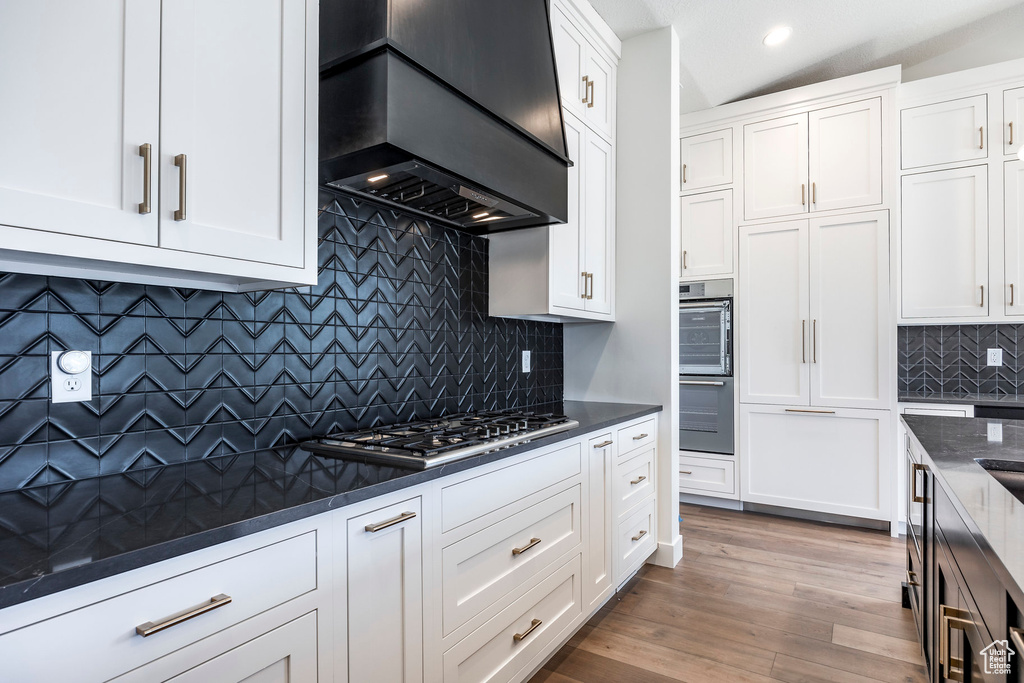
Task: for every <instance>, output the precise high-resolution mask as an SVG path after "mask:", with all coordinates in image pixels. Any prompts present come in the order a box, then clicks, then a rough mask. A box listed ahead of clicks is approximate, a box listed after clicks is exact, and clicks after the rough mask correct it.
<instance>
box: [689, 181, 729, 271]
mask: <svg viewBox="0 0 1024 683" xmlns="http://www.w3.org/2000/svg"><path fill="white" fill-rule="evenodd" d="M680 205H681V211H680V215H679V227H680V230H681V233H680V240H679V242H680V246H681V248H682V254H681V257H680V260H679V267H680V271H679V272H680V275H681V276H682V277H690V276H698V275H699V276H706V275H731V274H732V258H733V232H734V229H733V220H732V206H733V205H732V190H720V191H718V192H708V193H706V194H694V195H688V196H686V197H683V198H682V199H681V200H680Z"/></svg>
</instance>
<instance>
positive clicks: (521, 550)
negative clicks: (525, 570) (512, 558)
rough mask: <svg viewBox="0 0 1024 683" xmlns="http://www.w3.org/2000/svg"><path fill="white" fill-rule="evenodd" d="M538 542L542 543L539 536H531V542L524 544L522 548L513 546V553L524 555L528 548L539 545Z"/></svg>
mask: <svg viewBox="0 0 1024 683" xmlns="http://www.w3.org/2000/svg"><path fill="white" fill-rule="evenodd" d="M538 543H540V539H539V538H531V539H530V542H529V543H527V544H526V545H524V546H523V547H522V548H512V554H513V555H522V554H523V553H525V552H526V551H527V550H529V549H530V548H532V547H533V546H535V545H537V544H538Z"/></svg>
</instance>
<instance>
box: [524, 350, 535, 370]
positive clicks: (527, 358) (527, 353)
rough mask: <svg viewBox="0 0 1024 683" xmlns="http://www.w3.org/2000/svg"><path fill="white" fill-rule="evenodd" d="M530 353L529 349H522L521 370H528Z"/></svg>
mask: <svg viewBox="0 0 1024 683" xmlns="http://www.w3.org/2000/svg"><path fill="white" fill-rule="evenodd" d="M532 355H533V354H531V353H530V352H529V351H523V372H529V371H530V360H531V358H530V357H531V356H532Z"/></svg>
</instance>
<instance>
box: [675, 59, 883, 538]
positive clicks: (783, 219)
mask: <svg viewBox="0 0 1024 683" xmlns="http://www.w3.org/2000/svg"><path fill="white" fill-rule="evenodd" d="M898 82H899V68H890V69H882V70H879V71H874V72H869V73H866V74H860V75H857V76H851V77H848V78H842V79H838V80H835V81H829V82H826V83H820V84H817V85H813V86H808V87H806V88H800V89H797V90H793V91H789V92H786V93H778V94H775V95H767V96H764V97H760V98H756V99H753V100H747V101H744V102H736V103H733V104H729V105H724V106H722V107H718V108H716V109H712V110H709V111H707V112H698V113H696V114H691V115H687V116H685V117H684V118H683V122H682V127H681V128H682V130H681V136H682V137H683V147H682V149H683V150H684V154H683V159H684V163H687V161H686V158H687V157H686V153H685V150H686V149H687V147H688V146H694V145H697V144H700V145H703V150H701V151H702V152H703V156H705V157H707V156H709V155H708V153H707V152H708V150H715V149H723V148H724V147H725V145H722V144H718V145H717V147H715V146H714V145H710V144H709V142H710V141H714V140H718V139H721V138H722V137H723V135H722V133H721V131H727V132H728V133H729V135H730V136H732V134H733V133H735V140H736V142H737V145H738V148H737V149H735V150H734V151H733V152H731V153H730V157H729V159H728V161H729V162H730V163H731V166H730V168H729V171H728V173H729V177H731V178H732V181H731V185H730V187H728V188H719V187H716V186H713V185H712V186H708V187H707V189H703V188H701V192H699V193H692V194H690V193H687V192H686V191H687V189H688V188H687V185H686V184H684V185H683V188H682V189H683V192H684V195H683V197H682V201H683V211H682V218H683V222H684V225H683V235H687V234H688V232H689V233H697V237H696V238H694V237H691V238H690V240H689V242H688V243H687V241H686V240H684V247H683V249H686V246H685V245H686V244H691V245H693V244H702V243H703V244H710V245H718V244H722V243H731V242H730V240H731V241H734V243H735V279H736V285H735V299H736V316H735V323H734V327H735V336H734V339H735V375H736V385H737V393H738V397H739V405H738V411H739V412H738V441H737V463H736V464H737V468H738V471H739V486H738V490H739V498H740V500H741V501H742V502H743V503H744V504H745V505H748V504H753V505H754V506H757V505H763V506H773V507H780V508H791V509H799V510H805V511H809V512H817V513H828V514H833V515H842V516H847V517H855V518H858V519H869V520H879V521H894V520H895V517H896V515H897V511H896V506H895V505H894V503H893V497H894V493H895V490H896V487H895V480H896V474H895V472H896V470H895V467H894V465H893V462H894V461H893V457H892V442H893V441H894V439H893V436H894V433H893V430H894V422H893V418H892V411H893V408H894V405H895V396H894V391H893V386H892V385H893V384H894V382H893V381H892V380H893V377H894V375H895V346H894V343H895V324H894V323H895V314H894V308H893V302H894V301H893V300H894V295H893V288H892V287H891V284H890V283H891V281H892V275H893V268H894V263H893V259H892V258H891V253H892V244H893V230H892V212H893V210H894V209H895V206H896V204H895V199H896V191H895V189H894V188H895V180H896V178H895V174H893V173H891V172H890V171H889V169H892V168H894V167H895V149H896V146H895V145H894V144H893V143H892V138H893V135H894V126H893V124H892V121H893V118H894V117H893V114H894V111H895V88H896V86H897V84H898ZM688 141H689V142H688ZM723 153H724V152H723ZM691 158H693V159H696V158H699V155H691ZM704 164H705V165H706V166H707V167H708V168H710V169H711V170H710V171H709V172H707V173H706V174H705V176H703V177H706V176H710V177H711V178H714V179H717V178H721V177H722V176H723V171H721V170H720V168H721V166H722V164H721V163H718V162H717V160H716V163H711V164H708V163H707V162H704ZM695 170H696V169H694V171H695ZM687 171H688V180H689V179H690V178H694V179H696V180H697V181H698V184H699V183H700V181H701V180H702V178H703V177H702V176H701V175H700V174H697V173H695V172H694V171H691V170H690V169H689V168H687ZM713 182H718V181H717V180H714V181H713ZM716 199H717V200H718V204H716V203H715V200H716ZM723 204H724V205H723ZM689 216H697V217H701V220H700V221H694V225H693V226H687V225H686V224H685V223H686V220H687V218H688V217H689ZM719 217H721V218H719ZM719 224H723V225H725V226H727V227H722V226H721V225H719ZM725 230H728V233H729V234H728V237H727V238H726V239H724V240H723V239H721V238H720V237H719V236H720V235H721V234H723V231H725ZM716 249H717V246H716ZM705 251H708V250H705ZM711 251H712V252H713V251H714V250H711ZM731 251H732V250H731V249H730V252H731ZM682 258H690V259H692V258H693V256H691V255H690V254H685V256H682ZM731 258H732V257H731V256H730V265H731V263H732V260H731ZM683 272H684V275H685V274H686V272H685V270H684V271H683ZM712 272H714V273H715V274H718V275H722V276H730V275H731V270H729V269H726V268H722V269H720V270H718V271H712Z"/></svg>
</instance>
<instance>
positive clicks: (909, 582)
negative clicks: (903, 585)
mask: <svg viewBox="0 0 1024 683" xmlns="http://www.w3.org/2000/svg"><path fill="white" fill-rule="evenodd" d="M915 576H917V572H912V571H910V570H909V569H908V570H907V585H908V586H920V585H921V584H920V583H919V582H917V581H914V577H915Z"/></svg>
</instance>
